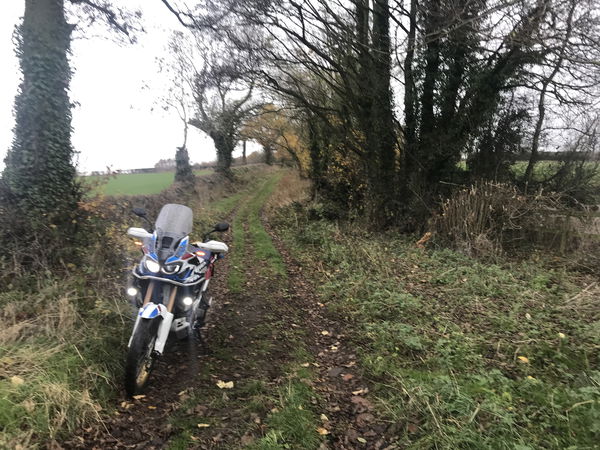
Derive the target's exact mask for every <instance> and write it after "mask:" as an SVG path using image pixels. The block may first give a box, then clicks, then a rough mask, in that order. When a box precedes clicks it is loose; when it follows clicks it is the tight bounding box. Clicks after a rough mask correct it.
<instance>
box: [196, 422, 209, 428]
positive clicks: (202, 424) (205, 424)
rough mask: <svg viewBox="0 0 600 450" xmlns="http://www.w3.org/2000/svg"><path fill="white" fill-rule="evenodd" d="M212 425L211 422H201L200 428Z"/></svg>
mask: <svg viewBox="0 0 600 450" xmlns="http://www.w3.org/2000/svg"><path fill="white" fill-rule="evenodd" d="M208 427H210V423H199V424H198V428H208Z"/></svg>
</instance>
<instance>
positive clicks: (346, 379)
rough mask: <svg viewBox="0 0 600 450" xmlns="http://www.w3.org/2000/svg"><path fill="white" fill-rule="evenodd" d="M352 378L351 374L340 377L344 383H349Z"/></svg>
mask: <svg viewBox="0 0 600 450" xmlns="http://www.w3.org/2000/svg"><path fill="white" fill-rule="evenodd" d="M352 378H354V375H352V374H351V373H347V374H346V375H344V376H343V377H342V379H343V380H344V381H350V380H351V379H352Z"/></svg>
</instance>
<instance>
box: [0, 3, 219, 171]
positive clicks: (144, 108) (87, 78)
mask: <svg viewBox="0 0 600 450" xmlns="http://www.w3.org/2000/svg"><path fill="white" fill-rule="evenodd" d="M126 3H127V5H131V7H134V8H135V7H136V4H137V5H143V6H142V7H140V9H141V11H142V13H143V15H144V17H143V23H144V28H145V29H146V33H144V34H140V35H138V42H137V44H130V45H118V44H117V43H115V42H114V41H113V40H110V39H107V38H103V37H102V36H98V34H104V35H106V34H108V32H107V31H105V30H100V32H98V30H96V33H94V34H96V36H95V37H88V38H86V39H76V40H74V42H73V44H72V53H73V55H72V57H71V66H72V69H73V72H74V75H73V79H72V82H71V101H72V102H74V103H75V104H76V105H77V106H76V107H75V108H74V110H73V144H74V146H75V149H76V150H77V151H78V152H79V155H78V169H79V170H80V171H84V172H88V171H92V170H105V169H106V167H107V166H110V167H111V168H112V169H131V168H139V167H152V166H153V165H154V164H155V163H156V162H157V161H158V160H159V159H162V158H172V157H174V154H175V148H176V147H177V146H179V145H181V143H182V139H183V129H182V124H181V121H180V119H179V117H178V116H177V113H176V112H175V111H164V110H163V108H162V106H161V103H160V96H161V95H162V94H163V92H164V89H166V86H167V83H168V80H166V79H165V78H164V77H162V76H161V75H160V74H159V73H158V64H157V62H156V58H157V57H161V56H165V54H166V50H165V49H166V44H167V40H168V37H169V35H170V32H171V30H173V29H181V27H180V26H179V23H178V22H177V20H176V19H175V17H174V16H173V15H172V14H170V13H169V12H168V11H167V9H166V8H165V7H164V5H163V4H162V3H161V1H160V0H128V1H127V2H126ZM24 7H25V1H24V0H10V1H8V2H4V4H3V6H2V14H0V61H2V64H0V80H1V82H0V170H1V169H2V168H4V157H5V155H6V151H7V149H8V148H9V147H10V144H11V141H12V130H13V126H14V117H13V103H14V97H15V94H16V92H17V88H18V84H19V79H20V71H19V66H18V60H17V58H16V56H15V54H14V45H13V41H12V35H13V30H14V27H15V24H17V23H18V22H19V21H20V18H21V17H22V15H23V10H24ZM87 34H92V33H87ZM144 86H148V88H144ZM188 149H189V153H190V159H191V160H192V161H193V162H201V161H209V160H213V159H215V151H214V147H213V145H212V142H211V140H210V139H209V138H208V137H206V136H205V135H203V134H202V133H201V132H199V131H198V130H195V129H190V136H189V139H188Z"/></svg>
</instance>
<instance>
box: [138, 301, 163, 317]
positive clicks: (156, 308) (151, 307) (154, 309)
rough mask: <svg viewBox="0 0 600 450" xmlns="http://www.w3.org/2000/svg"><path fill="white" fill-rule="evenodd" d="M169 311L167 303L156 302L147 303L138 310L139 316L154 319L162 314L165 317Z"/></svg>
mask: <svg viewBox="0 0 600 450" xmlns="http://www.w3.org/2000/svg"><path fill="white" fill-rule="evenodd" d="M167 314H169V313H168V311H167V307H166V306H165V305H161V304H160V303H159V304H156V303H152V302H150V303H147V304H146V305H144V306H142V307H141V308H140V311H139V312H138V316H139V317H141V318H142V319H154V318H155V317H158V316H162V318H163V319H165V318H166V317H167V316H166V315H167Z"/></svg>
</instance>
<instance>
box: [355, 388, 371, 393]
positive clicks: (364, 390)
mask: <svg viewBox="0 0 600 450" xmlns="http://www.w3.org/2000/svg"><path fill="white" fill-rule="evenodd" d="M367 392H369V388H362V389H359V390H358V391H352V395H362V394H366V393H367Z"/></svg>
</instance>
